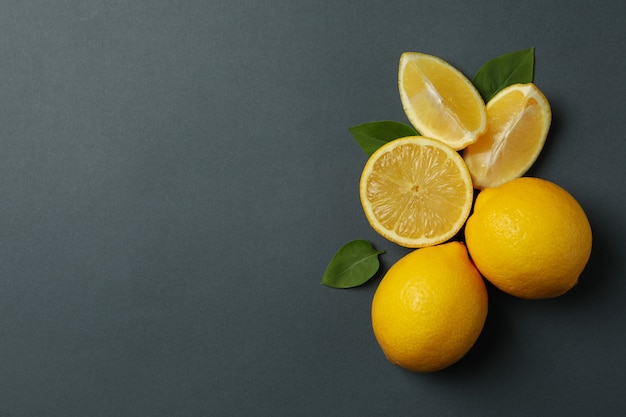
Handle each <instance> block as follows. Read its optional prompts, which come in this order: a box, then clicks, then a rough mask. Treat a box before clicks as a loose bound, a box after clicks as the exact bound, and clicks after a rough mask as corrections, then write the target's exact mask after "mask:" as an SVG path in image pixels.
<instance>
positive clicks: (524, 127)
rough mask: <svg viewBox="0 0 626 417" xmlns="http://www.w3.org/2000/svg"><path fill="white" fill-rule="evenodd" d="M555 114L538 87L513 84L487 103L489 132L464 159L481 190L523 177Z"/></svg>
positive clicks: (535, 156) (466, 153) (472, 145)
mask: <svg viewBox="0 0 626 417" xmlns="http://www.w3.org/2000/svg"><path fill="white" fill-rule="evenodd" d="M551 121H552V112H551V110H550V104H549V103H548V100H547V99H546V97H545V96H544V95H543V94H542V93H541V91H540V90H539V89H538V88H537V86H536V85H535V84H532V83H529V84H513V85H511V86H509V87H506V88H504V89H502V90H501V91H500V92H499V93H498V94H496V95H495V96H494V97H493V98H492V99H491V100H489V102H488V103H487V131H486V132H485V133H484V134H482V135H480V136H479V137H478V140H477V141H476V142H475V143H473V144H471V145H470V146H468V147H467V148H465V150H464V151H463V158H464V159H465V163H466V164H467V167H468V168H469V170H470V173H471V174H472V180H473V183H474V186H475V187H476V188H479V189H483V188H489V187H497V186H498V185H502V184H504V183H505V182H508V181H511V180H513V179H515V178H517V177H521V176H522V175H524V174H525V173H526V171H528V169H529V168H530V167H531V165H532V164H533V163H534V162H535V161H536V160H537V157H538V156H539V153H540V152H541V150H542V149H543V145H544V143H545V141H546V136H547V135H548V130H549V129H550V123H551Z"/></svg>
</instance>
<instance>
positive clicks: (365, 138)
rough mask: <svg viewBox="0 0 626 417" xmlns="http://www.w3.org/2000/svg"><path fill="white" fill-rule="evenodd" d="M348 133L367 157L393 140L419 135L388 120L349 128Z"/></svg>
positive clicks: (413, 130) (401, 124) (409, 128)
mask: <svg viewBox="0 0 626 417" xmlns="http://www.w3.org/2000/svg"><path fill="white" fill-rule="evenodd" d="M350 132H351V133H352V136H354V139H356V141H357V142H358V143H359V145H360V146H361V149H363V151H364V152H365V153H366V154H367V155H368V156H371V155H372V154H373V153H374V151H376V149H378V148H380V147H381V146H383V145H384V144H385V143H387V142H391V141H392V140H394V139H398V138H403V137H405V136H415V135H419V133H417V130H415V129H414V128H413V127H412V126H409V125H406V124H404V123H399V122H392V121H390V120H383V121H379V122H369V123H364V124H362V125H358V126H354V127H351V128H350Z"/></svg>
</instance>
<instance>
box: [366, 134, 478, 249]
mask: <svg viewBox="0 0 626 417" xmlns="http://www.w3.org/2000/svg"><path fill="white" fill-rule="evenodd" d="M360 198H361V204H362V206H363V210H364V211H365V216H366V217H367V220H368V221H369V223H370V225H371V226H372V228H373V229H374V230H375V231H377V232H378V233H379V234H380V235H382V236H384V237H385V238H387V239H388V240H390V241H392V242H395V243H397V244H399V245H401V246H405V247H409V248H417V247H423V246H429V245H435V244H438V243H441V242H444V241H446V240H448V239H450V238H451V237H452V236H454V235H455V234H456V233H457V232H458V231H459V230H460V229H461V227H462V226H463V224H464V223H465V220H467V217H468V216H469V212H470V209H471V206H472V199H473V186H472V181H471V177H470V174H469V171H468V170H467V167H466V166H465V163H464V162H463V158H461V156H460V155H459V154H458V152H456V151H455V150H454V149H452V148H451V147H449V146H448V145H446V144H444V143H443V142H440V141H438V140H435V139H431V138H426V137H423V136H407V137H405V138H400V139H395V140H393V141H391V142H388V143H386V144H385V145H383V146H381V147H380V148H378V149H377V150H376V151H375V152H374V153H373V154H372V155H371V156H370V158H369V159H368V161H367V163H366V164H365V167H364V168H363V173H362V174H361V180H360Z"/></svg>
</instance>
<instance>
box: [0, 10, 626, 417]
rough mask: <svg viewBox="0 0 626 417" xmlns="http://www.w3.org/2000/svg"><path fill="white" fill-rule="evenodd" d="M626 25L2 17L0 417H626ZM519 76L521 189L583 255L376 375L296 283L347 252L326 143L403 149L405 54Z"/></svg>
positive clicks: (352, 200)
mask: <svg viewBox="0 0 626 417" xmlns="http://www.w3.org/2000/svg"><path fill="white" fill-rule="evenodd" d="M624 4H626V3H619V2H604V3H602V5H600V4H593V3H591V2H585V1H553V2H546V1H544V0H531V1H525V2H511V3H509V2H501V1H473V2H458V1H451V0H437V1H424V0H418V1H397V2H394V1H386V0H385V1H363V2H349V1H345V2H344V1H332V2H312V1H299V0H297V1H287V0H284V1H230V0H228V1H225V0H211V1H200V0H195V1H193V0H192V1H163V0H138V1H99V0H89V1H78V0H65V1H60V0H52V1H43V0H22V1H5V2H3V4H2V6H1V8H0V9H1V13H0V197H1V199H0V201H1V203H0V231H1V233H0V376H1V377H0V416H2V417H9V416H10V417H27V416H28V417H40V416H46V417H56V416H59V417H67V416H94V417H95V416H102V417H104V416H120V417H121V416H129V417H131V416H132V417H137V416H150V417H158V416H190V417H192V416H342V417H347V416H355V417H356V416H382V415H386V416H400V415H424V416H463V415H469V416H474V415H476V416H478V415H479V416H502V415H507V416H529V415H532V416H555V415H571V416H589V415H602V416H619V415H624V413H625V412H626V396H625V395H624V388H625V387H626V348H625V346H626V332H625V331H624V318H625V316H626V303H625V302H624V297H625V293H626V280H624V276H625V273H626V271H625V269H626V257H625V256H624V251H625V244H624V236H625V234H626V222H625V221H624V213H626V197H625V195H624V186H623V184H624V178H625V177H626V164H624V156H625V155H626V152H625V151H626V145H625V143H626V142H625V141H624V139H623V136H624V133H623V131H624V125H625V122H626V120H625V119H626V116H625V114H626V104H625V103H626V101H625V100H624V95H623V93H624V81H623V79H624V77H623V74H624V73H625V72H626V54H625V53H624V50H623V48H622V46H623V45H624V44H625V43H626V32H625V31H624V25H623V20H624V19H623V17H624V15H625V12H626V7H625V6H624ZM528 47H535V48H536V66H535V82H536V84H537V85H538V86H539V87H540V88H541V89H542V91H543V92H544V93H545V95H546V96H547V97H548V99H549V100H550V103H551V105H552V109H553V112H554V122H553V126H552V130H551V132H550V135H549V137H548V143H547V145H546V148H545V149H544V152H543V153H542V155H541V157H540V159H539V160H538V161H537V163H536V165H535V166H534V167H533V168H532V170H531V172H529V175H535V176H540V177H543V178H546V179H549V180H552V181H554V182H556V183H558V184H560V185H561V186H563V187H565V188H566V189H568V190H569V191H570V192H571V193H572V194H573V195H574V196H575V197H576V198H577V199H578V200H579V201H580V203H581V205H582V206H583V207H584V208H585V210H586V211H587V213H588V215H589V218H590V221H591V224H592V227H593V230H594V248H593V254H592V257H591V260H590V262H589V264H588V267H587V269H586V270H585V272H584V273H583V276H582V277H581V282H580V284H579V285H578V286H577V287H576V288H575V289H574V290H572V291H571V292H570V293H568V294H567V295H566V296H563V297H561V298H558V299H555V300H545V301H536V302H529V301H522V300H518V299H514V298H512V297H508V296H505V295H503V294H501V293H499V292H498V291H496V290H494V289H493V288H492V287H490V288H489V292H490V313H489V317H488V320H487V325H486V328H485V329H484V332H483V334H482V336H481V338H480V339H479V341H478V343H477V345H476V346H475V347H474V349H472V351H471V352H470V353H469V354H468V355H467V356H466V357H465V358H464V359H463V360H462V361H461V362H459V363H458V364H456V365H454V366H453V367H451V368H449V369H447V370H444V371H442V372H439V373H436V374H429V375H419V374H411V373H408V372H405V371H403V370H401V369H399V368H397V367H394V366H392V365H390V364H389V363H388V362H387V361H386V360H385V359H384V357H383V355H382V353H381V351H380V349H379V348H378V346H377V345H376V342H375V340H374V338H373V334H372V331H371V328H370V320H369V307H370V302H371V297H372V295H373V293H374V290H375V288H376V283H377V282H378V280H379V279H380V277H377V278H375V279H374V280H373V281H372V282H371V283H369V284H367V285H365V286H363V287H360V288H357V289H353V290H333V289H330V288H327V287H324V286H322V285H320V283H319V282H320V279H321V276H322V274H323V271H324V269H325V268H326V264H327V262H328V261H329V260H330V258H331V257H332V255H333V254H334V252H335V251H336V250H337V249H338V248H339V247H340V246H341V245H343V244H344V243H345V242H347V241H349V240H352V239H358V238H363V239H368V240H371V241H372V242H373V243H374V245H375V246H376V247H377V248H379V249H386V250H387V253H386V254H385V255H383V257H382V260H383V268H386V267H388V266H389V265H390V264H391V263H392V262H394V261H395V260H396V259H398V258H399V257H400V256H401V255H403V254H404V253H406V252H407V251H406V250H404V249H401V248H398V247H396V246H394V245H392V244H390V243H387V242H385V241H384V240H382V239H381V238H379V237H378V236H377V235H375V233H374V232H373V231H372V230H371V229H370V228H369V226H368V225H367V222H366V221H365V219H364V216H363V214H362V211H361V208H360V203H359V201H358V179H359V175H360V172H361V169H362V167H363V164H364V163H365V160H366V156H365V154H364V153H363V152H362V151H361V150H360V149H359V148H358V145H357V144H356V143H355V142H354V140H353V139H352V137H351V136H350V133H349V132H348V127H350V126H354V125H356V124H360V123H364V122H368V121H373V120H381V119H391V120H397V121H401V122H405V121H406V118H405V116H404V114H403V112H402V109H401V106H400V99H399V96H398V92H397V78H396V73H397V65H398V59H399V56H400V54H401V53H402V52H404V51H420V52H426V53H431V54H434V55H438V56H440V57H442V58H444V59H446V60H448V61H449V62H451V63H452V64H454V65H456V66H457V67H458V68H459V69H461V70H462V71H463V72H464V73H466V74H467V75H468V76H470V77H471V76H472V75H473V74H474V73H475V72H476V70H478V68H479V67H480V65H482V64H483V63H484V62H485V61H486V60H488V59H490V58H492V57H495V56H498V55H500V54H503V53H506V52H510V51H514V50H519V49H525V48H528Z"/></svg>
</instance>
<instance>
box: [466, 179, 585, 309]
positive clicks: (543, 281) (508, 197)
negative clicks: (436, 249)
mask: <svg viewBox="0 0 626 417" xmlns="http://www.w3.org/2000/svg"><path fill="white" fill-rule="evenodd" d="M591 240H592V236H591V226H590V224H589V220H588V219H587V216H586V214H585V212H584V211H583V209H582V207H581V206H580V204H579V203H578V202H577V201H576V200H575V199H574V197H573V196H572V195H571V194H570V193H569V192H567V191H566V190H564V189H563V188H562V187H560V186H558V185H556V184H554V183H552V182H550V181H547V180H543V179H540V178H530V177H522V178H518V179H515V180H512V181H510V182H507V183H505V184H503V185H501V186H499V187H495V188H487V189H485V190H483V191H481V192H480V194H479V195H478V197H477V198H476V202H475V205H474V212H473V214H472V215H471V216H470V217H469V219H468V221H467V224H466V226H465V242H466V244H467V249H468V250H469V253H470V256H471V257H472V260H473V261H474V263H475V265H476V267H477V268H478V270H479V271H480V272H481V274H482V275H483V276H484V277H485V278H486V279H487V280H489V281H490V282H491V283H492V284H493V285H495V286H496V287H498V288H499V289H501V290H502V291H504V292H506V293H508V294H511V295H513V296H516V297H520V298H527V299H537V298H552V297H557V296H559V295H562V294H564V293H565V292H567V291H569V290H570V289H571V288H572V287H573V286H574V285H575V284H576V283H577V282H578V278H579V276H580V274H581V273H582V271H583V269H584V268H585V265H586V264H587V262H588V260H589V257H590V255H591Z"/></svg>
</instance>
